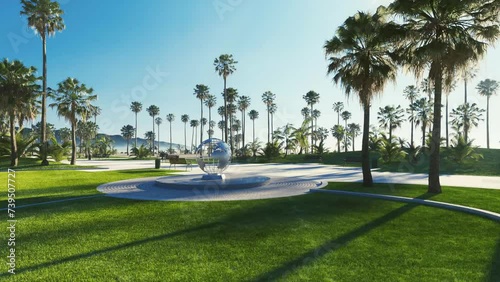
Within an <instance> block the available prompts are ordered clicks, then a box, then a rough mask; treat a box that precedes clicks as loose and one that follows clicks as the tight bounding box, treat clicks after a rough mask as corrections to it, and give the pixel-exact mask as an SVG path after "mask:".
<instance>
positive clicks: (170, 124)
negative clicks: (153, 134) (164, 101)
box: [167, 114, 175, 154]
mask: <svg viewBox="0 0 500 282" xmlns="http://www.w3.org/2000/svg"><path fill="white" fill-rule="evenodd" d="M174 120H175V115H174V114H168V115H167V121H168V123H169V128H170V149H169V150H168V152H169V153H170V154H171V152H172V121H174Z"/></svg>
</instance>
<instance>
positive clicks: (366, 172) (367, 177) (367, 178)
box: [361, 104, 373, 187]
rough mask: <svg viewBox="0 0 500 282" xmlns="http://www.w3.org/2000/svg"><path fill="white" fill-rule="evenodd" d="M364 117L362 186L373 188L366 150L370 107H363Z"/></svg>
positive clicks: (368, 154) (368, 155)
mask: <svg viewBox="0 0 500 282" xmlns="http://www.w3.org/2000/svg"><path fill="white" fill-rule="evenodd" d="M363 107H364V116H363V144H362V145H361V146H362V149H361V161H362V164H361V166H362V170H363V186H365V187H371V186H373V178H372V172H371V170H370V150H369V148H368V145H369V144H368V143H369V139H368V137H369V133H370V105H369V104H367V105H364V106H363Z"/></svg>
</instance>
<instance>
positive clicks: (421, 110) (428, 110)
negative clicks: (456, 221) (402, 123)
mask: <svg viewBox="0 0 500 282" xmlns="http://www.w3.org/2000/svg"><path fill="white" fill-rule="evenodd" d="M409 112H410V116H409V118H408V119H409V120H410V121H411V122H412V123H414V124H415V126H418V125H420V124H422V147H425V129H426V128H427V124H428V123H430V122H431V120H432V102H429V99H427V98H424V97H423V98H420V99H417V100H415V101H414V102H413V104H410V111H409Z"/></svg>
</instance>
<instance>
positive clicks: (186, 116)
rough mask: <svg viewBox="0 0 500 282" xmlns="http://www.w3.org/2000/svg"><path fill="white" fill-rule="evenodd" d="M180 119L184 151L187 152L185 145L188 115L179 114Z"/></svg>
mask: <svg viewBox="0 0 500 282" xmlns="http://www.w3.org/2000/svg"><path fill="white" fill-rule="evenodd" d="M181 121H182V122H183V123H184V153H187V152H186V151H187V147H186V139H187V138H186V125H187V123H188V122H189V116H188V115H182V116H181Z"/></svg>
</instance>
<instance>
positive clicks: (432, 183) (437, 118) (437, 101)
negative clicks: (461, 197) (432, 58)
mask: <svg viewBox="0 0 500 282" xmlns="http://www.w3.org/2000/svg"><path fill="white" fill-rule="evenodd" d="M438 64H439V65H438V66H437V68H438V70H437V75H436V77H435V80H434V82H435V91H434V119H433V126H432V138H431V156H430V164H429V189H428V190H427V191H428V192H429V193H441V183H440V181H439V161H440V160H439V155H440V154H439V151H440V142H441V94H442V82H443V77H442V67H441V64H440V63H439V62H438Z"/></svg>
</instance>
